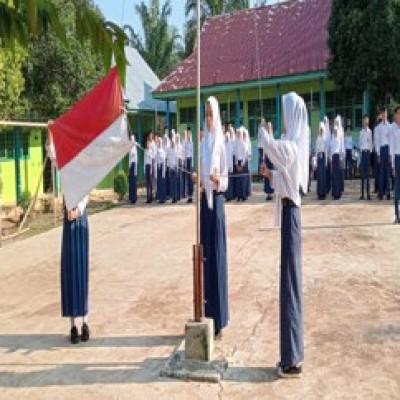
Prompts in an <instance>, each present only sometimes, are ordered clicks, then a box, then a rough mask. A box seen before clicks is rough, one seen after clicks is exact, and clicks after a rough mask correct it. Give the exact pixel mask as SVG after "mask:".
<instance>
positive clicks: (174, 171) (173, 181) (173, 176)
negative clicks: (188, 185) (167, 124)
mask: <svg viewBox="0 0 400 400" xmlns="http://www.w3.org/2000/svg"><path fill="white" fill-rule="evenodd" d="M167 165H168V168H169V184H170V193H171V199H172V203H176V202H177V201H178V193H177V192H178V188H177V175H178V153H177V151H176V144H175V135H174V136H172V138H171V146H170V148H169V149H168V153H167Z"/></svg>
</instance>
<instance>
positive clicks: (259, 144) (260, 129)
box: [257, 125, 266, 149]
mask: <svg viewBox="0 0 400 400" xmlns="http://www.w3.org/2000/svg"><path fill="white" fill-rule="evenodd" d="M264 131H266V128H265V126H264V125H260V126H259V127H258V135H257V147H258V148H259V149H262V148H263V134H264Z"/></svg>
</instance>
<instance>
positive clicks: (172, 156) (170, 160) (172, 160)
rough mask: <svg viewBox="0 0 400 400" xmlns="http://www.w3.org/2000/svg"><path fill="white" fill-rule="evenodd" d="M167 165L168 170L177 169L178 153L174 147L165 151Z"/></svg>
mask: <svg viewBox="0 0 400 400" xmlns="http://www.w3.org/2000/svg"><path fill="white" fill-rule="evenodd" d="M167 165H168V167H169V168H172V169H176V168H177V167H178V153H177V151H176V148H175V147H172V146H171V147H170V148H169V149H168V150H167Z"/></svg>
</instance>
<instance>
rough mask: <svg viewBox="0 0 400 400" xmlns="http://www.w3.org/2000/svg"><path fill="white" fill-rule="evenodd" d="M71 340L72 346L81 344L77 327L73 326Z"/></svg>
mask: <svg viewBox="0 0 400 400" xmlns="http://www.w3.org/2000/svg"><path fill="white" fill-rule="evenodd" d="M70 340H71V343H72V344H77V343H79V335H78V329H77V328H76V326H73V327H72V328H71V333H70Z"/></svg>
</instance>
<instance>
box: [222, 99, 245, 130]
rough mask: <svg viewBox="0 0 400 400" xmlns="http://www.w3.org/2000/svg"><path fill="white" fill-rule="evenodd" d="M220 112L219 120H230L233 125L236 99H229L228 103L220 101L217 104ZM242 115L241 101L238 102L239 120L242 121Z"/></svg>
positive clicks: (225, 121) (224, 121) (223, 121)
mask: <svg viewBox="0 0 400 400" xmlns="http://www.w3.org/2000/svg"><path fill="white" fill-rule="evenodd" d="M219 109H220V113H221V122H222V124H225V123H227V122H228V121H229V122H232V124H233V125H235V121H236V101H231V102H229V103H221V104H220V106H219ZM242 117H243V102H242V101H241V102H240V120H241V121H242Z"/></svg>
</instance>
